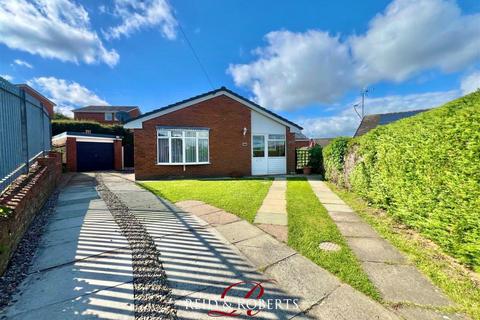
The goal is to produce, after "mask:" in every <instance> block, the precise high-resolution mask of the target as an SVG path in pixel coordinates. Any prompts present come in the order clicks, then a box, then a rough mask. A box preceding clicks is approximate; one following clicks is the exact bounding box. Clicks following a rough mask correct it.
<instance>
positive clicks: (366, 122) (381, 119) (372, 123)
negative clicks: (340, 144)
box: [353, 109, 430, 137]
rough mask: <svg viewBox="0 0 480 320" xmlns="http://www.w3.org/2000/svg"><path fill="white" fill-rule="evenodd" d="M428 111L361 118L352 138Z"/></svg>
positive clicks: (372, 115) (383, 114)
mask: <svg viewBox="0 0 480 320" xmlns="http://www.w3.org/2000/svg"><path fill="white" fill-rule="evenodd" d="M428 110H430V109H423V110H412V111H404V112H392V113H382V114H371V115H368V116H365V117H363V119H362V122H361V123H360V125H359V126H358V128H357V131H356V132H355V134H354V135H353V136H354V137H358V136H361V135H363V134H365V133H367V132H368V131H370V130H372V129H374V128H376V127H377V126H380V125H385V124H389V123H392V122H395V121H397V120H400V119H405V118H408V117H412V116H414V115H416V114H419V113H421V112H424V111H428Z"/></svg>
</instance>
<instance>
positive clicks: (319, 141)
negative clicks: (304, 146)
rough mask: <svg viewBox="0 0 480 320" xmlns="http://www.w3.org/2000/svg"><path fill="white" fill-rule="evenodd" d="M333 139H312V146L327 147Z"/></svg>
mask: <svg viewBox="0 0 480 320" xmlns="http://www.w3.org/2000/svg"><path fill="white" fill-rule="evenodd" d="M333 139H334V138H315V139H313V142H314V144H318V145H320V146H321V147H322V148H324V147H326V146H328V145H329V144H330V142H332V140H333Z"/></svg>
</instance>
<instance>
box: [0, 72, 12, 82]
mask: <svg viewBox="0 0 480 320" xmlns="http://www.w3.org/2000/svg"><path fill="white" fill-rule="evenodd" d="M0 77H2V78H3V79H5V80H7V81H10V82H11V81H12V80H13V77H12V76H11V75H9V74H0Z"/></svg>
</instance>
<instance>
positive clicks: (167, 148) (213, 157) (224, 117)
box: [124, 87, 302, 180]
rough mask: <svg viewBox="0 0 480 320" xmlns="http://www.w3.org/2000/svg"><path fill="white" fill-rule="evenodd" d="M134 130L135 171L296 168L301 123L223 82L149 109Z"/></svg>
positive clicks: (226, 172) (227, 172) (140, 174)
mask: <svg viewBox="0 0 480 320" xmlns="http://www.w3.org/2000/svg"><path fill="white" fill-rule="evenodd" d="M124 127H125V128H126V129H133V130H134V149H135V151H134V154H135V177H136V179H139V180H144V179H156V178H167V177H194V176H249V175H266V174H285V173H293V172H295V134H296V133H300V132H301V130H302V127H300V126H299V125H297V124H295V123H293V122H291V121H289V120H287V119H285V118H283V117H281V116H279V115H277V114H275V113H273V112H271V111H269V110H268V109H266V108H264V107H262V106H259V105H258V104H256V103H254V102H252V101H250V100H248V99H246V98H244V97H242V96H240V95H238V94H236V93H235V92H233V91H231V90H229V89H227V88H225V87H221V88H220V89H216V90H213V91H210V92H207V93H204V94H201V95H198V96H195V97H192V98H189V99H187V100H183V101H180V102H177V103H174V104H171V105H168V106H166V107H163V108H160V109H157V110H154V111H151V112H148V113H146V114H144V115H142V116H140V117H138V118H136V119H134V120H132V121H130V122H127V123H126V124H125V125H124Z"/></svg>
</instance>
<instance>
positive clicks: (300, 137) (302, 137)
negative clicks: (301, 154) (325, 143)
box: [295, 132, 310, 141]
mask: <svg viewBox="0 0 480 320" xmlns="http://www.w3.org/2000/svg"><path fill="white" fill-rule="evenodd" d="M309 140H310V139H308V137H307V136H306V135H304V134H303V133H301V132H295V141H309Z"/></svg>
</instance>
